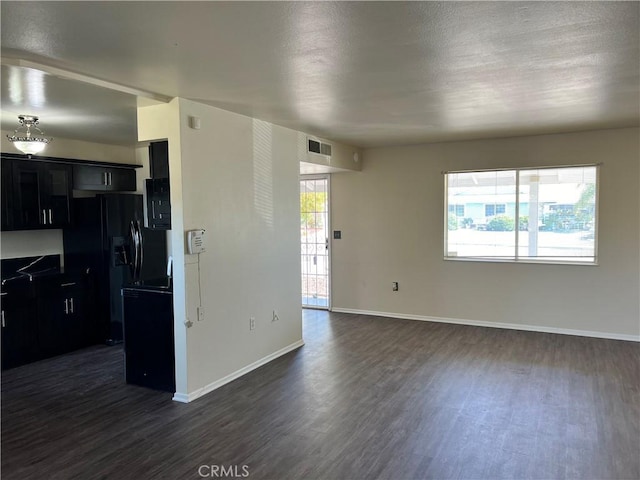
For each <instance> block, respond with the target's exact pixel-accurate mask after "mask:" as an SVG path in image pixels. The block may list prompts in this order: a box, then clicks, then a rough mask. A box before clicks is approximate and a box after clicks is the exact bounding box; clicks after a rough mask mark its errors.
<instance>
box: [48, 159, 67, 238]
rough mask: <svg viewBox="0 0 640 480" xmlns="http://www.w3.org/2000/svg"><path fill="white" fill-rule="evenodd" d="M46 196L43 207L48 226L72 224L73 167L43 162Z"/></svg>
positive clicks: (56, 226)
mask: <svg viewBox="0 0 640 480" xmlns="http://www.w3.org/2000/svg"><path fill="white" fill-rule="evenodd" d="M43 171H44V172H43V175H44V185H45V187H46V197H45V198H44V201H43V208H44V209H45V211H46V212H45V213H46V220H47V226H49V227H52V228H62V227H66V226H68V225H70V224H71V211H70V209H71V194H72V193H71V192H72V190H71V167H70V166H69V165H56V164H53V163H52V164H43Z"/></svg>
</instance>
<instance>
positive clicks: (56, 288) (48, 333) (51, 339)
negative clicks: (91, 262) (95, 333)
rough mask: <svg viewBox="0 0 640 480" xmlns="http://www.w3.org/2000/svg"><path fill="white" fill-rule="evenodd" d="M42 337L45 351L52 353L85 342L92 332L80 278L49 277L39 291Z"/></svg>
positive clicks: (39, 325) (41, 341) (73, 347)
mask: <svg viewBox="0 0 640 480" xmlns="http://www.w3.org/2000/svg"><path fill="white" fill-rule="evenodd" d="M38 313H39V314H38V337H39V344H40V350H41V352H42V355H43V356H45V357H50V356H53V355H59V354H61V353H66V352H70V351H72V350H76V349H78V348H81V347H83V346H85V344H86V342H85V339H86V338H87V335H88V332H87V329H86V325H85V324H86V317H85V315H84V297H83V288H82V284H81V281H80V280H76V279H68V278H63V279H58V280H55V281H51V280H48V281H47V282H46V283H45V284H43V285H41V286H40V294H39V295H38Z"/></svg>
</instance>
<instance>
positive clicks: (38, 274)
mask: <svg viewBox="0 0 640 480" xmlns="http://www.w3.org/2000/svg"><path fill="white" fill-rule="evenodd" d="M1 269H2V287H3V290H4V289H5V287H7V286H9V285H14V284H15V285H17V284H22V283H24V282H32V281H33V280H34V279H37V278H45V277H50V276H54V275H61V274H64V268H61V267H60V255H42V256H39V257H23V258H8V259H3V260H2V262H1Z"/></svg>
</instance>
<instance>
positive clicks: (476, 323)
mask: <svg viewBox="0 0 640 480" xmlns="http://www.w3.org/2000/svg"><path fill="white" fill-rule="evenodd" d="M331 311H332V312H336V313H352V314H356V315H371V316H374V317H388V318H397V319H402V320H420V321H423V322H437V323H453V324H457V325H469V326H473V327H489V328H504V329H508V330H523V331H527V332H540V333H557V334H560V335H576V336H579V337H594V338H606V339H609V340H624V341H627V342H640V335H628V334H624V333H610V332H596V331H591V330H571V329H568V328H557V327H548V326H542V325H525V324H519V323H500V322H487V321H484V320H468V319H461V318H446V317H428V316H424V315H412V314H407V313H391V312H376V311H370V310H357V309H353V308H332V309H331Z"/></svg>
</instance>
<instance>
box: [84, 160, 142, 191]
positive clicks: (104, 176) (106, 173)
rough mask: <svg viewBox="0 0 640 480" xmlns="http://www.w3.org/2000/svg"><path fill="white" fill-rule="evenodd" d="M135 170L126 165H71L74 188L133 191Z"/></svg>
mask: <svg viewBox="0 0 640 480" xmlns="http://www.w3.org/2000/svg"><path fill="white" fill-rule="evenodd" d="M136 187H137V186H136V172H135V170H134V169H133V168H127V167H122V168H121V167H103V166H94V165H74V166H73V188H74V190H91V191H100V192H135V191H136Z"/></svg>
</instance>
